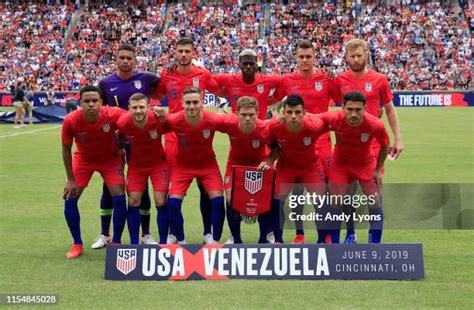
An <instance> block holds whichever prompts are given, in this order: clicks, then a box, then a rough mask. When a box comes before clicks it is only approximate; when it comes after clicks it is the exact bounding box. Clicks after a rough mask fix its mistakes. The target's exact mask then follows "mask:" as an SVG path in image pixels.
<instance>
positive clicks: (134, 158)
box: [117, 93, 170, 244]
mask: <svg viewBox="0 0 474 310" xmlns="http://www.w3.org/2000/svg"><path fill="white" fill-rule="evenodd" d="M148 101H149V100H148V97H147V96H145V95H143V94H141V93H136V94H134V95H132V96H131V97H130V99H129V102H130V104H129V110H130V112H129V113H126V114H124V115H122V117H120V119H119V121H118V123H117V127H118V129H119V132H120V135H125V137H126V139H127V141H128V142H129V143H130V146H131V148H132V150H133V152H132V154H131V155H130V159H129V164H128V171H127V192H128V214H127V223H128V230H129V231H130V242H131V244H138V240H139V230H140V213H139V206H140V200H141V197H142V195H143V192H144V191H145V190H146V185H147V183H148V178H150V179H151V182H152V184H153V194H154V198H155V205H156V210H157V218H156V221H157V224H158V232H159V235H160V244H166V239H167V237H168V228H169V224H168V221H169V219H168V218H169V216H168V208H167V205H166V194H167V192H168V186H169V175H170V171H169V167H168V163H167V161H166V158H165V154H164V151H163V146H162V144H161V135H162V134H163V132H164V128H163V123H162V122H159V121H158V120H157V119H156V117H155V115H154V113H153V112H152V111H150V110H148Z"/></svg>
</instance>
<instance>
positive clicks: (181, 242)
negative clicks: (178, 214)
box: [178, 240, 188, 244]
mask: <svg viewBox="0 0 474 310" xmlns="http://www.w3.org/2000/svg"><path fill="white" fill-rule="evenodd" d="M178 244H188V243H187V242H186V240H182V241H178Z"/></svg>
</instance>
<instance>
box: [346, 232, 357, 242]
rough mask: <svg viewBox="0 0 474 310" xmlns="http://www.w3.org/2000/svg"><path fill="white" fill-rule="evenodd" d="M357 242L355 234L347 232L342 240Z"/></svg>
mask: <svg viewBox="0 0 474 310" xmlns="http://www.w3.org/2000/svg"><path fill="white" fill-rule="evenodd" d="M356 243H357V236H356V234H349V235H347V236H346V239H345V240H344V244H356Z"/></svg>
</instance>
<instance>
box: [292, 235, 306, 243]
mask: <svg viewBox="0 0 474 310" xmlns="http://www.w3.org/2000/svg"><path fill="white" fill-rule="evenodd" d="M291 243H292V244H304V235H296V236H295V238H294V239H293V242H291Z"/></svg>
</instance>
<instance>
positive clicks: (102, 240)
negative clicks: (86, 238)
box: [91, 235, 112, 250]
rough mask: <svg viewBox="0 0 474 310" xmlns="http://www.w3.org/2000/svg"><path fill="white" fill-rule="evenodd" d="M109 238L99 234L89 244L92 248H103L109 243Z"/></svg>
mask: <svg viewBox="0 0 474 310" xmlns="http://www.w3.org/2000/svg"><path fill="white" fill-rule="evenodd" d="M111 240H112V239H111V238H110V236H104V235H100V236H99V237H97V239H96V240H95V241H94V243H92V244H91V248H93V249H95V250H97V249H100V248H103V247H105V246H106V245H107V244H109V243H110V241H111Z"/></svg>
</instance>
